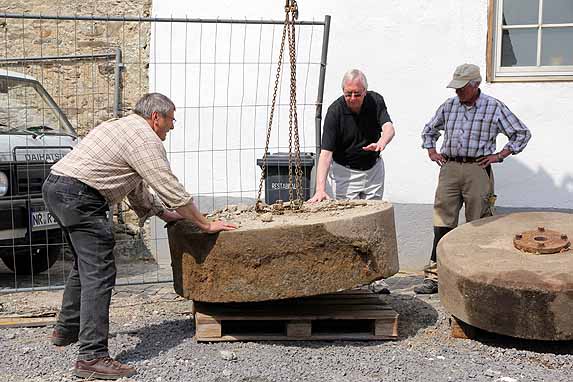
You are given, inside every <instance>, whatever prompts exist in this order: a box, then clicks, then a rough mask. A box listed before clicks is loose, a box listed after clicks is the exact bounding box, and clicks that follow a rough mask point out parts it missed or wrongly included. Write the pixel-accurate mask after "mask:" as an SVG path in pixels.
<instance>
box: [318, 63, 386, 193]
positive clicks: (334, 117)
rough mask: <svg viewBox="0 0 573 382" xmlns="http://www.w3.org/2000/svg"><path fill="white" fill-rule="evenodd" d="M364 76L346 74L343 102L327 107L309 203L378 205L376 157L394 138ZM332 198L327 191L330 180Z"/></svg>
mask: <svg viewBox="0 0 573 382" xmlns="http://www.w3.org/2000/svg"><path fill="white" fill-rule="evenodd" d="M367 89H368V83H367V81H366V77H365V76H364V73H362V72H361V71H359V70H356V69H354V70H350V71H348V72H347V73H346V74H345V75H344V77H343V79H342V91H343V96H342V97H340V98H338V99H337V100H336V101H334V102H333V103H332V105H330V107H329V108H328V112H327V113H326V118H325V120H324V129H323V135H322V145H321V148H322V150H321V152H320V158H319V160H318V169H317V174H316V193H315V194H314V196H313V197H312V198H311V199H310V200H309V201H310V202H311V203H314V202H320V201H322V200H324V199H330V198H331V197H333V198H335V199H382V195H383V193H384V161H383V160H382V158H381V157H380V152H381V151H382V150H384V149H385V148H386V145H387V144H388V143H390V141H391V140H392V138H393V137H394V126H393V124H392V120H391V119H390V116H389V115H388V111H387V109H386V104H385V102H384V98H383V97H382V96H381V95H380V94H378V93H376V92H373V91H368V90H367ZM329 170H330V176H329V185H330V186H331V188H332V195H329V194H328V193H327V190H326V185H327V184H326V183H327V182H326V179H327V175H328V174H329Z"/></svg>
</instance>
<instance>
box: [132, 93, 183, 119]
mask: <svg viewBox="0 0 573 382" xmlns="http://www.w3.org/2000/svg"><path fill="white" fill-rule="evenodd" d="M173 110H175V104H174V103H173V101H171V100H170V99H169V98H167V97H166V96H164V95H163V94H161V93H147V94H145V95H144V96H143V97H141V98H140V99H139V101H137V103H136V104H135V107H134V108H133V112H134V113H135V114H137V115H139V116H140V117H143V118H145V119H149V118H151V114H153V112H157V113H159V114H161V115H163V116H165V115H167V114H168V113H169V112H170V111H173Z"/></svg>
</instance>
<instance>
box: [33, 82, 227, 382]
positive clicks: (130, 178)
mask: <svg viewBox="0 0 573 382" xmlns="http://www.w3.org/2000/svg"><path fill="white" fill-rule="evenodd" d="M133 111H134V114H131V115H129V116H127V117H124V118H120V119H115V120H111V121H107V122H104V123H102V124H100V125H99V126H97V127H96V128H94V129H93V130H92V131H90V133H89V134H88V135H87V136H86V137H85V138H84V139H83V140H82V142H81V143H80V144H79V145H78V146H77V147H76V148H75V149H74V150H73V151H72V152H70V153H69V154H67V155H66V156H65V157H64V158H63V159H61V160H60V161H59V162H58V163H56V164H55V165H54V166H52V169H51V172H50V175H48V177H47V178H46V181H45V182H44V186H43V189H42V191H43V195H44V200H45V201H46V205H47V207H48V209H49V210H50V212H51V213H52V215H54V216H55V217H56V219H57V221H58V223H59V224H60V226H61V227H62V231H63V232H64V235H65V236H66V241H67V242H68V243H69V245H70V248H71V249H72V252H73V254H74V266H73V269H72V271H71V272H70V275H69V277H68V280H67V281H66V287H65V290H64V297H63V301H62V309H61V310H60V314H59V317H58V322H57V324H56V327H55V328H54V331H53V333H52V337H51V341H52V343H53V344H54V345H56V346H66V345H69V344H71V343H74V342H76V341H78V340H79V342H80V347H79V354H78V360H77V362H76V364H75V368H74V374H75V375H76V376H78V377H82V378H90V379H91V378H95V379H100V378H101V379H119V378H123V377H128V376H131V375H132V374H134V373H135V369H134V368H132V367H130V366H127V365H124V364H121V363H120V362H118V361H116V360H114V359H112V358H110V356H109V352H108V336H109V304H110V300H111V291H112V288H113V287H114V285H115V276H116V268H115V260H114V256H113V247H114V244H115V242H114V239H113V233H112V225H111V221H110V219H109V212H110V211H109V206H110V205H113V204H115V203H118V202H119V201H121V200H122V199H123V198H125V197H127V198H128V200H129V202H130V203H131V206H132V207H133V209H134V211H135V212H136V213H137V215H138V216H139V218H140V222H141V224H142V225H143V222H144V221H145V220H146V219H147V218H148V217H150V216H153V215H157V216H158V217H159V218H161V219H163V220H164V221H166V222H169V221H174V220H179V219H183V218H186V219H190V220H192V221H193V222H194V223H195V224H196V225H197V226H198V227H199V228H200V229H201V230H203V231H205V232H208V233H216V232H219V231H228V230H232V229H235V226H234V225H232V224H227V223H225V222H223V221H208V220H207V219H206V218H205V217H204V216H203V215H202V214H201V213H200V212H199V210H198V209H197V207H196V206H195V204H194V202H193V198H192V197H191V195H189V194H188V193H187V192H186V191H185V187H184V186H183V185H182V184H181V183H180V182H179V181H178V180H177V178H176V177H175V175H174V174H173V172H172V171H171V168H170V166H169V162H168V160H167V153H166V152H165V148H164V147H163V143H162V141H164V140H165V138H166V136H167V133H168V132H169V131H170V130H171V129H173V123H174V121H175V117H174V113H175V105H174V104H173V102H172V101H171V100H170V99H169V98H167V97H166V96H164V95H162V94H159V93H150V94H146V95H144V96H143V97H142V98H141V99H140V100H139V101H138V102H137V104H136V105H135V108H134V110H133ZM148 187H149V188H151V189H153V190H154V191H155V193H151V192H150V191H149V189H148Z"/></svg>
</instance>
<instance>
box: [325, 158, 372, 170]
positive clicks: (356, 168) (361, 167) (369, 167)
mask: <svg viewBox="0 0 573 382" xmlns="http://www.w3.org/2000/svg"><path fill="white" fill-rule="evenodd" d="M379 160H380V157H378V158H376V161H375V162H374V164H373V165H372V166H350V165H348V164H340V163H338V162H336V163H337V164H339V165H341V166H342V167H346V168H349V169H351V170H355V171H368V170H370V169H371V168H372V167H374V166H375V165H376V163H377V162H378V161H379Z"/></svg>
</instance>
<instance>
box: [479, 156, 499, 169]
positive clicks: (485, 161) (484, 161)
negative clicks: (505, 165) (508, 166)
mask: <svg viewBox="0 0 573 382" xmlns="http://www.w3.org/2000/svg"><path fill="white" fill-rule="evenodd" d="M500 159H501V160H500ZM502 161H503V158H500V154H491V155H486V156H485V157H482V158H480V159H479V160H478V162H477V163H478V165H479V166H480V167H481V168H486V167H487V166H489V165H490V164H492V163H498V162H502Z"/></svg>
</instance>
